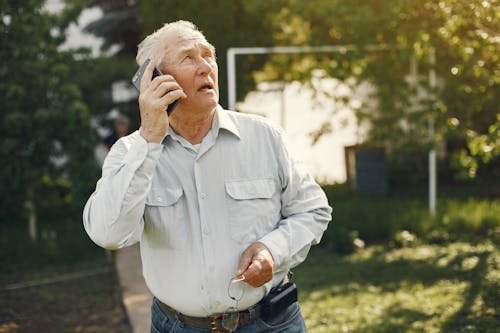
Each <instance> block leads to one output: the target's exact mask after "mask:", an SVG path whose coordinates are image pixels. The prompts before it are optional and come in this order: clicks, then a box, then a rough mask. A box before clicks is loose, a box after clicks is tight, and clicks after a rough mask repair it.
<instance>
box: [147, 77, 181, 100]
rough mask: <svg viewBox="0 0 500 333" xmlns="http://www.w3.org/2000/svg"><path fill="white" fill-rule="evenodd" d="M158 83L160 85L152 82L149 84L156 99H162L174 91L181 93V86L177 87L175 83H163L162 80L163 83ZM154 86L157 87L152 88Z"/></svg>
mask: <svg viewBox="0 0 500 333" xmlns="http://www.w3.org/2000/svg"><path fill="white" fill-rule="evenodd" d="M159 82H160V83H159V84H158V82H156V81H154V82H153V83H152V84H151V88H152V89H153V94H154V95H155V96H157V97H163V96H165V95H166V94H168V93H170V92H172V91H176V90H180V91H182V88H181V86H179V84H178V83H177V82H176V81H164V80H163V81H159ZM156 84H157V86H156V87H154V86H155V85H156Z"/></svg>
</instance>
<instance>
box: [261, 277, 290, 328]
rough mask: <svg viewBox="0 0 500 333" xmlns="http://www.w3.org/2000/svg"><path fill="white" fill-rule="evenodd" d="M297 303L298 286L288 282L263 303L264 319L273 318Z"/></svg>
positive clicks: (265, 298) (270, 294)
mask: <svg viewBox="0 0 500 333" xmlns="http://www.w3.org/2000/svg"><path fill="white" fill-rule="evenodd" d="M296 301H297V286H296V285H295V283H293V282H288V283H286V284H285V285H283V286H281V287H280V288H278V289H276V290H271V291H270V292H269V294H268V295H267V296H266V297H264V299H263V300H262V301H261V306H262V318H263V319H267V318H272V317H273V316H275V315H277V314H279V313H280V312H281V311H283V310H285V309H286V308H288V307H289V306H290V305H291V304H292V303H294V302H296Z"/></svg>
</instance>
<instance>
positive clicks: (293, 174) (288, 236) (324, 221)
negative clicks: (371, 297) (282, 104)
mask: <svg viewBox="0 0 500 333" xmlns="http://www.w3.org/2000/svg"><path fill="white" fill-rule="evenodd" d="M276 149H277V151H278V154H277V155H278V158H279V163H280V173H281V174H280V178H281V179H280V180H281V184H282V189H281V190H282V193H281V215H282V219H281V221H280V222H279V223H278V226H277V228H275V229H274V230H273V231H272V232H270V233H269V234H267V235H265V236H264V237H262V238H261V239H260V240H259V242H261V243H263V244H264V245H266V246H267V248H268V249H269V250H270V252H271V254H272V256H273V259H274V268H275V271H276V272H277V273H278V272H285V271H288V270H289V269H291V268H293V267H295V266H297V265H298V264H300V263H301V262H303V261H304V260H305V258H306V256H307V254H308V252H309V249H310V248H311V246H312V245H315V244H317V243H319V242H320V240H321V237H322V235H323V233H324V231H325V230H326V228H327V226H328V223H329V222H330V220H331V213H332V208H331V207H330V206H329V205H328V200H327V198H326V195H325V193H324V192H323V190H322V188H321V187H320V186H319V185H318V184H317V183H316V181H315V180H314V178H313V177H312V176H311V174H310V173H309V172H308V170H307V169H306V168H305V166H304V165H303V164H302V163H301V162H298V161H295V160H293V159H292V158H291V156H290V154H289V152H288V149H287V144H286V142H285V140H284V138H283V135H282V133H281V132H280V133H279V135H278V140H277V148H276Z"/></svg>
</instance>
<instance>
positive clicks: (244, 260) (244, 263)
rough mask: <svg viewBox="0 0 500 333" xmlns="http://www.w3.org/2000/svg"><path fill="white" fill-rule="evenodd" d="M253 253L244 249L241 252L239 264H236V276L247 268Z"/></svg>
mask: <svg viewBox="0 0 500 333" xmlns="http://www.w3.org/2000/svg"><path fill="white" fill-rule="evenodd" d="M252 257H253V254H252V253H251V252H250V251H247V250H245V251H244V252H243V253H242V254H241V259H240V264H239V265H238V270H237V271H236V276H240V275H242V274H243V272H245V271H246V270H247V269H248V266H250V264H251V263H252Z"/></svg>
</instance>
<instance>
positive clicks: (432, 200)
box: [227, 44, 437, 215]
mask: <svg viewBox="0 0 500 333" xmlns="http://www.w3.org/2000/svg"><path fill="white" fill-rule="evenodd" d="M391 48H393V47H390V46H389V45H387V44H369V45H365V46H364V47H363V49H364V50H367V51H386V50H390V49H391ZM358 49H359V46H357V45H324V46H271V47H231V48H229V49H228V50H227V93H228V109H229V110H236V56H237V55H248V54H278V53H281V54H292V53H346V52H348V51H354V50H358ZM435 59H436V58H435V50H434V48H431V51H430V54H429V63H430V65H431V68H430V71H429V86H430V87H431V88H435V87H436V74H435V71H434V66H435V64H436V60H435ZM429 134H430V135H434V120H433V119H432V118H431V119H430V120H429ZM436 183H437V171H436V150H435V149H434V148H432V149H431V150H430V151H429V184H428V186H429V213H430V214H431V215H435V213H436V197H437V190H436V188H437V184H436Z"/></svg>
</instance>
